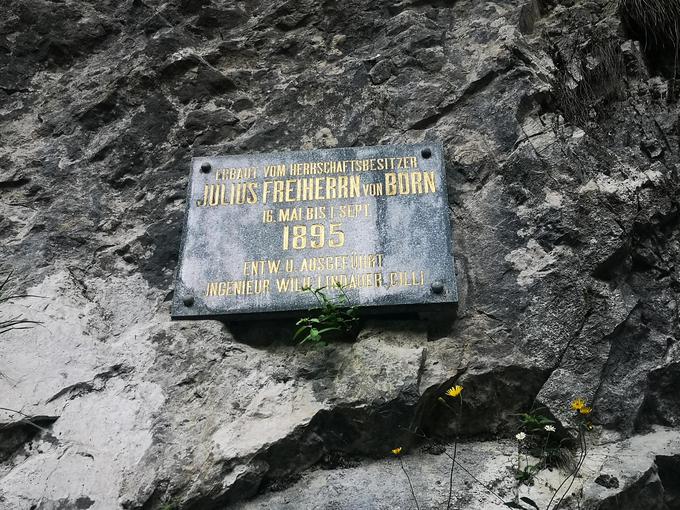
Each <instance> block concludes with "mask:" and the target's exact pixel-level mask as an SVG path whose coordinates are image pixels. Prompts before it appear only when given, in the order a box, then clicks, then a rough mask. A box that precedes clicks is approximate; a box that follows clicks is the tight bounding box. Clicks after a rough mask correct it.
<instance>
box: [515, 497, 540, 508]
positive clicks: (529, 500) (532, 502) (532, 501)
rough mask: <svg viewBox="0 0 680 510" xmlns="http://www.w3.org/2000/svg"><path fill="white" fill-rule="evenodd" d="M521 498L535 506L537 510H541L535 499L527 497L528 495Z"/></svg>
mask: <svg viewBox="0 0 680 510" xmlns="http://www.w3.org/2000/svg"><path fill="white" fill-rule="evenodd" d="M519 499H520V500H522V501H524V502H525V503H526V504H528V505H531V506H533V507H534V508H535V509H536V510H539V508H538V505H537V504H536V502H535V501H534V500H533V499H531V498H527V497H526V496H525V497H522V498H519Z"/></svg>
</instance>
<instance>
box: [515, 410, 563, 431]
mask: <svg viewBox="0 0 680 510" xmlns="http://www.w3.org/2000/svg"><path fill="white" fill-rule="evenodd" d="M534 412H535V411H534ZM519 420H520V422H522V427H523V428H524V429H525V430H527V431H529V432H534V431H538V430H544V428H545V427H546V426H549V425H554V423H555V422H554V421H553V420H551V419H549V418H546V417H545V416H541V415H540V414H532V413H522V414H520V415H519Z"/></svg>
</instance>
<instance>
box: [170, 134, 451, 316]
mask: <svg viewBox="0 0 680 510" xmlns="http://www.w3.org/2000/svg"><path fill="white" fill-rule="evenodd" d="M180 250H181V253H180V260H179V267H178V270H177V275H176V281H175V293H174V299H173V303H172V317H173V318H174V319H201V318H218V317H222V318H254V317H263V314H271V315H273V314H284V313H286V312H287V313H291V312H292V313H293V314H294V312H296V311H300V310H306V309H308V308H311V307H315V306H316V305H317V303H316V300H315V298H314V296H313V295H312V294H311V293H310V292H308V291H306V290H305V289H306V288H313V289H317V288H321V287H326V288H327V289H329V291H328V292H329V293H330V294H331V295H332V294H333V292H334V291H333V287H334V286H336V285H337V284H340V285H342V286H343V287H344V290H345V292H346V293H347V295H348V296H349V298H350V300H351V302H352V304H353V305H355V306H357V307H360V309H361V311H362V312H376V311H378V312H379V311H398V310H403V309H408V310H414V311H426V310H430V311H433V310H437V309H438V308H442V307H444V306H446V305H452V304H454V303H455V302H456V301H457V298H458V295H457V291H456V280H455V275H454V267H453V254H452V242H451V229H450V225H449V214H448V200H447V193H446V175H445V170H444V160H443V155H442V147H441V145H440V144H439V143H424V144H416V145H385V146H377V147H353V148H343V149H329V150H311V151H299V152H280V153H269V154H243V155H233V156H215V157H200V158H194V159H192V162H191V174H190V177H189V186H188V191H187V208H186V216H185V224H184V234H183V237H182V245H181V249H180ZM298 313H299V312H298Z"/></svg>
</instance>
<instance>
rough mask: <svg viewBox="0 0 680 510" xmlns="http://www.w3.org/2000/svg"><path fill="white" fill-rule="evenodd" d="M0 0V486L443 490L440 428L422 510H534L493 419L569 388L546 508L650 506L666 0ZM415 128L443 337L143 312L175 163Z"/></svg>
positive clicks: (38, 494) (677, 458)
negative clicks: (307, 343) (452, 265)
mask: <svg viewBox="0 0 680 510" xmlns="http://www.w3.org/2000/svg"><path fill="white" fill-rule="evenodd" d="M5 4H7V5H3V14H2V17H0V69H2V72H0V140H1V141H2V143H1V144H0V196H1V198H2V200H0V208H1V212H2V214H1V215H0V238H1V240H2V246H3V249H2V252H1V253H0V264H2V269H3V270H4V271H12V274H13V277H12V279H11V282H12V284H13V285H14V287H15V292H16V293H17V294H25V295H26V296H25V297H20V298H16V299H13V300H11V301H10V302H9V303H1V304H0V313H1V314H2V317H5V318H6V317H13V316H23V317H25V318H28V319H31V320H34V321H39V322H40V324H36V325H34V327H31V328H29V329H24V330H14V331H9V332H5V333H2V334H0V406H1V407H2V408H3V409H2V411H0V413H1V414H0V422H1V425H0V508H2V509H3V510H4V509H8V510H9V509H22V510H23V509H26V510H28V509H34V510H56V509H61V510H63V509H71V508H77V509H87V508H91V509H106V510H108V509H118V508H121V509H130V510H131V509H144V510H158V509H165V510H168V509H188V510H198V509H221V508H227V507H233V508H244V509H246V508H248V509H250V508H290V509H307V508H309V509H312V508H314V509H364V508H365V509H374V508H390V509H392V508H403V509H406V508H413V507H414V506H415V503H414V502H413V500H412V497H411V492H410V489H409V482H408V481H407V479H406V477H405V473H409V475H410V476H411V482H412V484H413V488H414V493H415V495H416V497H417V499H418V500H419V505H420V508H423V509H424V508H432V509H439V508H447V501H448V499H449V498H448V492H449V475H450V473H449V470H450V467H451V459H450V458H449V457H448V456H447V455H452V454H453V451H454V447H453V444H454V442H455V441H456V440H458V442H459V443H460V444H459V445H458V446H457V454H458V455H459V457H458V462H459V464H457V465H456V466H457V467H456V469H455V470H454V473H453V475H454V482H453V495H452V502H451V505H452V506H451V508H460V509H468V510H472V509H491V508H507V507H504V506H503V501H515V502H518V501H521V500H519V499H518V498H519V497H520V496H521V497H530V498H531V499H532V500H534V501H535V502H536V503H537V505H538V506H539V507H540V508H541V509H544V508H548V506H549V505H550V500H551V498H552V495H553V494H554V492H555V489H557V488H558V486H559V485H560V483H561V481H562V480H563V479H565V478H566V477H567V475H568V474H569V473H570V469H572V468H573V465H574V461H573V459H572V460H569V459H567V461H566V462H565V463H564V464H563V465H561V466H556V467H554V468H551V469H543V470H541V471H540V472H539V473H538V474H537V476H536V479H535V480H534V483H533V485H525V484H520V486H519V489H518V488H517V486H518V482H517V481H516V480H515V477H514V472H513V470H512V466H515V465H516V463H517V442H516V440H515V439H514V435H515V433H516V432H517V431H518V419H517V414H518V413H523V412H527V411H529V410H532V409H533V410H536V409H540V410H541V411H540V412H541V413H543V415H544V416H547V417H549V418H551V419H552V421H554V422H555V426H556V429H557V431H556V434H557V435H558V436H559V437H561V438H563V440H564V444H565V445H567V446H569V445H572V443H573V438H574V433H573V429H572V427H574V426H575V424H576V422H577V420H576V416H575V414H574V413H573V411H571V410H570V409H569V402H570V401H571V400H573V399H575V398H577V397H582V398H585V399H587V401H588V403H589V405H592V406H593V409H594V410H593V412H592V414H591V415H590V416H589V419H590V420H591V421H592V430H591V431H589V432H588V433H587V434H586V443H587V447H588V455H587V456H586V458H585V460H584V462H583V465H582V466H581V469H580V470H579V473H578V475H577V476H576V477H575V479H574V481H573V483H571V484H569V483H568V484H565V485H562V487H561V489H560V492H559V495H558V497H557V498H555V499H554V500H553V501H552V506H550V508H554V507H555V505H556V503H557V501H559V500H560V499H561V496H562V495H564V499H563V500H562V503H560V506H559V508H561V509H563V510H565V509H567V508H574V509H575V508H581V509H602V510H609V509H612V510H613V509H623V510H633V509H641V508H645V509H654V510H656V509H658V510H672V509H678V508H680V492H679V490H678V487H680V474H679V473H680V431H679V429H678V426H680V392H678V388H680V344H679V343H678V338H679V331H678V321H679V316H678V298H679V296H680V274H678V270H679V268H680V229H679V228H678V227H679V225H680V216H679V210H678V205H679V204H678V197H679V196H680V178H679V171H680V159H679V153H680V144H679V136H680V132H679V125H678V103H677V99H678V85H679V83H678V81H677V80H676V78H677V73H676V72H675V69H674V65H675V63H676V62H677V51H678V48H677V41H674V40H673V39H672V38H669V36H668V34H669V33H673V32H672V30H671V29H672V28H673V26H670V25H669V23H671V25H672V18H671V21H668V19H667V18H664V23H665V24H664V25H663V27H662V28H659V31H658V34H657V35H658V37H649V35H650V34H653V33H654V32H653V28H654V25H653V23H652V21H649V20H655V19H656V18H654V16H653V14H654V12H651V13H650V12H648V11H644V12H642V13H641V11H640V10H639V9H641V8H647V9H654V8H655V6H657V7H658V5H662V6H666V7H664V9H666V10H663V12H671V13H672V12H680V11H678V7H677V0H667V1H665V2H662V3H659V2H654V1H653V2H647V3H644V4H645V5H647V7H640V5H642V4H643V3H642V2H628V1H627V2H623V7H622V11H621V12H619V11H617V9H616V6H615V5H613V3H612V2H610V1H606V0H592V1H581V0H576V1H574V0H569V1H567V0H564V1H560V2H555V1H548V0H541V1H539V0H531V1H529V0H527V1H511V0H498V1H496V2H480V1H473V0H458V1H447V0H430V1H421V0H402V1H401V2H392V1H387V0H376V1H374V2H359V1H356V0H341V1H337V2H336V1H322V2H313V1H307V0H287V1H286V0H271V1H269V2H261V1H258V0H251V1H248V2H246V1H243V2H233V1H227V0H170V1H167V2H157V1H155V0H146V1H143V0H124V1H113V0H102V1H99V2H83V1H76V0H61V1H50V0H8V1H7V2H5ZM668 5H670V6H671V7H668V8H667V6H668ZM633 7H634V8H633ZM673 9H675V10H673ZM669 26H670V28H669ZM675 27H677V23H676V25H675ZM650 30H651V32H650ZM675 33H677V30H676V32H675ZM434 139H438V140H441V141H442V142H443V144H444V148H445V151H446V159H447V174H448V185H449V192H450V197H449V199H450V200H449V202H450V211H451V217H452V222H453V225H454V238H455V243H456V247H455V255H456V258H457V263H458V267H457V277H458V282H459V290H460V294H461V302H460V304H459V309H458V312H457V317H455V318H453V317H452V318H450V319H451V321H450V322H451V323H450V325H449V327H447V328H446V330H445V331H442V328H441V327H433V326H432V325H429V324H428V323H427V322H424V321H418V320H411V319H410V318H408V317H407V318H400V319H399V320H396V319H393V318H386V319H382V320H374V321H372V322H365V323H364V324H363V328H362V331H361V333H360V335H359V338H358V339H357V341H356V342H354V343H338V344H333V345H331V346H328V347H326V348H299V347H296V346H294V345H292V344H291V342H290V328H289V324H286V323H283V324H266V323H261V324H240V325H231V326H229V325H223V324H221V323H218V322H210V321H203V322H193V323H171V322H170V320H169V299H170V296H171V292H172V276H173V271H174V269H175V265H176V262H177V252H178V247H179V237H180V230H181V218H182V214H183V200H184V196H185V195H184V190H185V187H186V184H187V181H186V179H187V175H188V162H189V159H190V157H191V156H193V155H201V154H208V153H210V154H212V153H239V152H258V151H270V150H285V149H299V148H309V147H332V146H355V145H373V144H380V143H401V142H404V143H406V142H419V141H422V140H434ZM453 384H461V385H463V386H464V393H463V395H464V398H463V400H462V406H461V408H460V409H461V410H460V411H459V412H456V410H455V408H454V409H453V410H452V409H451V408H450V407H449V406H447V405H445V404H442V403H441V401H440V400H439V398H440V397H442V398H443V395H444V391H445V390H446V389H447V388H449V387H450V386H451V385H453ZM445 402H446V401H445ZM456 404H457V401H456ZM397 446H403V448H404V450H403V453H402V455H403V456H402V457H401V458H400V459H397V458H394V457H393V456H392V454H391V453H390V450H391V449H393V448H395V447H397ZM572 446H573V445H572ZM522 451H523V453H522V455H524V450H522ZM565 451H567V452H570V453H569V455H572V456H574V455H575V456H576V457H578V451H579V450H578V448H575V447H573V449H572V450H571V451H570V450H569V449H568V448H565ZM437 454H438V455H437ZM402 462H403V466H404V470H402ZM522 462H523V461H522ZM473 477H474V478H473ZM485 487H486V488H485ZM493 493H495V494H497V495H499V497H500V498H499V497H496V496H495V495H494V494H493ZM525 504H526V503H525ZM527 508H529V506H527Z"/></svg>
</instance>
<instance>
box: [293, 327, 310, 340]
mask: <svg viewBox="0 0 680 510" xmlns="http://www.w3.org/2000/svg"><path fill="white" fill-rule="evenodd" d="M308 328H309V326H302V327H301V328H300V329H298V330H297V331H296V332H295V335H294V336H293V340H297V338H298V337H299V336H300V335H301V334H302V333H304V332H305V330H306V329H308ZM303 341H304V340H303Z"/></svg>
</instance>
